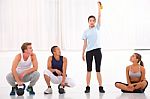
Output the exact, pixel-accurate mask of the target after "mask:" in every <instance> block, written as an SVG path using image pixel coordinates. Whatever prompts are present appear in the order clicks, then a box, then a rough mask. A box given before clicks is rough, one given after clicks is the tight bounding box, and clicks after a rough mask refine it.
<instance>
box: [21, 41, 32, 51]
mask: <svg viewBox="0 0 150 99" xmlns="http://www.w3.org/2000/svg"><path fill="white" fill-rule="evenodd" d="M29 45H32V43H30V42H25V43H23V44H22V46H21V50H22V52H23V53H24V50H26V49H27V46H29Z"/></svg>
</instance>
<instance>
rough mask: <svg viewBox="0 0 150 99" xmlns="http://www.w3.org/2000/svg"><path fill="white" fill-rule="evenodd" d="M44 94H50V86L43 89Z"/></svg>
mask: <svg viewBox="0 0 150 99" xmlns="http://www.w3.org/2000/svg"><path fill="white" fill-rule="evenodd" d="M44 94H52V88H47V89H46V90H45V91H44Z"/></svg>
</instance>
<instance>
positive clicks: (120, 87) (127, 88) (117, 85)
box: [115, 82, 134, 92]
mask: <svg viewBox="0 0 150 99" xmlns="http://www.w3.org/2000/svg"><path fill="white" fill-rule="evenodd" d="M115 86H116V87H117V88H119V89H121V90H122V91H129V92H133V90H134V89H133V88H129V87H128V84H124V83H121V82H116V83H115Z"/></svg>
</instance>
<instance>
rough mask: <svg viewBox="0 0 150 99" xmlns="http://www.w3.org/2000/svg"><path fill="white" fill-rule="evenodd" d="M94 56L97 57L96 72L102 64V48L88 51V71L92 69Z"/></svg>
mask: <svg viewBox="0 0 150 99" xmlns="http://www.w3.org/2000/svg"><path fill="white" fill-rule="evenodd" d="M93 56H94V59H95V66H96V72H100V66H101V60H102V53H101V48H97V49H94V50H91V51H87V52H86V63H87V71H88V72H91V71H92V62H93Z"/></svg>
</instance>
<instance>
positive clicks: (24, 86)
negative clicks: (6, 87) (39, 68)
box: [16, 84, 26, 90]
mask: <svg viewBox="0 0 150 99" xmlns="http://www.w3.org/2000/svg"><path fill="white" fill-rule="evenodd" d="M22 86H23V90H25V88H26V85H25V84H22ZM16 88H17V89H18V84H16Z"/></svg>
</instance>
